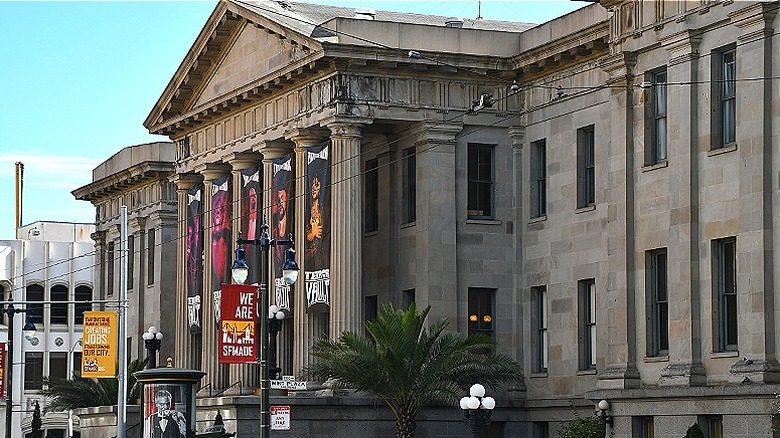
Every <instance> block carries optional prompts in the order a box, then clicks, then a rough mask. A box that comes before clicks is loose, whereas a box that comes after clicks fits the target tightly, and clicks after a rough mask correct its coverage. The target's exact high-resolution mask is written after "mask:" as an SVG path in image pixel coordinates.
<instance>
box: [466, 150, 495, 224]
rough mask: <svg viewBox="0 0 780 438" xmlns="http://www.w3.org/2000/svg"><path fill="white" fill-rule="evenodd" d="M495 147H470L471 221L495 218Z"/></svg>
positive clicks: (469, 215) (468, 204) (469, 185)
mask: <svg viewBox="0 0 780 438" xmlns="http://www.w3.org/2000/svg"><path fill="white" fill-rule="evenodd" d="M493 152H494V147H493V146H491V145H484V144H470V145H469V147H468V202H467V210H468V217H469V218H470V219H492V218H493V177H494V175H493Z"/></svg>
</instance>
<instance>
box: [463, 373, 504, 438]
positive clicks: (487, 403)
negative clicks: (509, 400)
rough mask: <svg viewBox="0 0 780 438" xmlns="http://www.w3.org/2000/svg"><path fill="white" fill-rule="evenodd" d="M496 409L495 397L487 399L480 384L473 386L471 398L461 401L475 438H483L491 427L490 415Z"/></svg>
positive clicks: (470, 392) (470, 393)
mask: <svg viewBox="0 0 780 438" xmlns="http://www.w3.org/2000/svg"><path fill="white" fill-rule="evenodd" d="M495 407H496V401H495V400H494V399H493V397H485V387H484V386H482V385H480V384H479V383H476V384H474V385H471V388H470V389H469V396H466V397H463V398H461V399H460V408H461V409H462V410H463V416H464V419H465V421H466V424H468V425H469V427H471V432H472V433H473V434H474V438H481V437H482V433H483V432H484V431H485V430H487V428H488V427H489V426H490V414H491V413H492V411H493V408H495Z"/></svg>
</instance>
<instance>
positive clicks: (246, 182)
mask: <svg viewBox="0 0 780 438" xmlns="http://www.w3.org/2000/svg"><path fill="white" fill-rule="evenodd" d="M261 181H262V176H261V175H260V166H254V167H250V168H249V169H244V170H242V171H241V229H240V230H241V237H242V238H244V239H248V240H253V239H255V238H257V237H260V225H262V222H263V221H262V218H261V217H260V215H261V214H262V213H261V211H260V209H261V207H260V206H261V205H263V204H262V198H261V193H262V189H261V185H260V182H261ZM257 248H258V247H257V245H244V251H246V253H245V258H246V262H247V264H248V265H249V275H248V276H247V279H246V284H254V283H257V282H258V275H259V274H258V273H259V272H261V271H260V263H259V262H260V256H259V255H258V251H257Z"/></svg>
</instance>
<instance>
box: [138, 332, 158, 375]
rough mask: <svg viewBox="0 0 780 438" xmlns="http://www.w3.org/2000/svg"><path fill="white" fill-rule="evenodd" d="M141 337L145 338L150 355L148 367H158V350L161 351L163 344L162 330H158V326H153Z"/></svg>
mask: <svg viewBox="0 0 780 438" xmlns="http://www.w3.org/2000/svg"><path fill="white" fill-rule="evenodd" d="M141 337H142V338H143V339H144V346H145V347H146V351H147V356H148V357H149V362H148V363H147V364H146V369H152V368H157V352H158V351H160V346H161V345H162V339H163V334H162V332H161V331H159V330H157V327H155V326H151V327H149V330H147V331H146V332H144V334H143V335H142V336H141Z"/></svg>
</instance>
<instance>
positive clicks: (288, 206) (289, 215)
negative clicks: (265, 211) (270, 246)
mask: <svg viewBox="0 0 780 438" xmlns="http://www.w3.org/2000/svg"><path fill="white" fill-rule="evenodd" d="M294 157H295V155H294V154H288V155H285V156H284V157H281V158H276V159H274V160H273V163H274V167H273V169H274V170H273V172H274V175H273V182H272V187H271V190H272V193H271V196H272V197H271V203H272V204H271V216H272V217H271V238H272V239H277V240H279V239H288V238H290V234H291V233H293V231H294V230H295V228H294V226H295V224H294V222H293V217H294V216H295V213H294V212H295V203H294V202H293V199H295V193H294V190H293V188H294V187H295V172H294V164H295V159H294ZM272 257H273V261H274V273H275V275H274V298H275V299H276V301H275V303H276V305H277V306H279V307H281V308H282V309H286V310H290V311H292V307H291V306H290V285H288V284H287V283H286V282H285V281H284V279H283V278H282V266H283V265H284V257H285V248H283V247H282V246H276V247H274V251H273V254H272Z"/></svg>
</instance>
